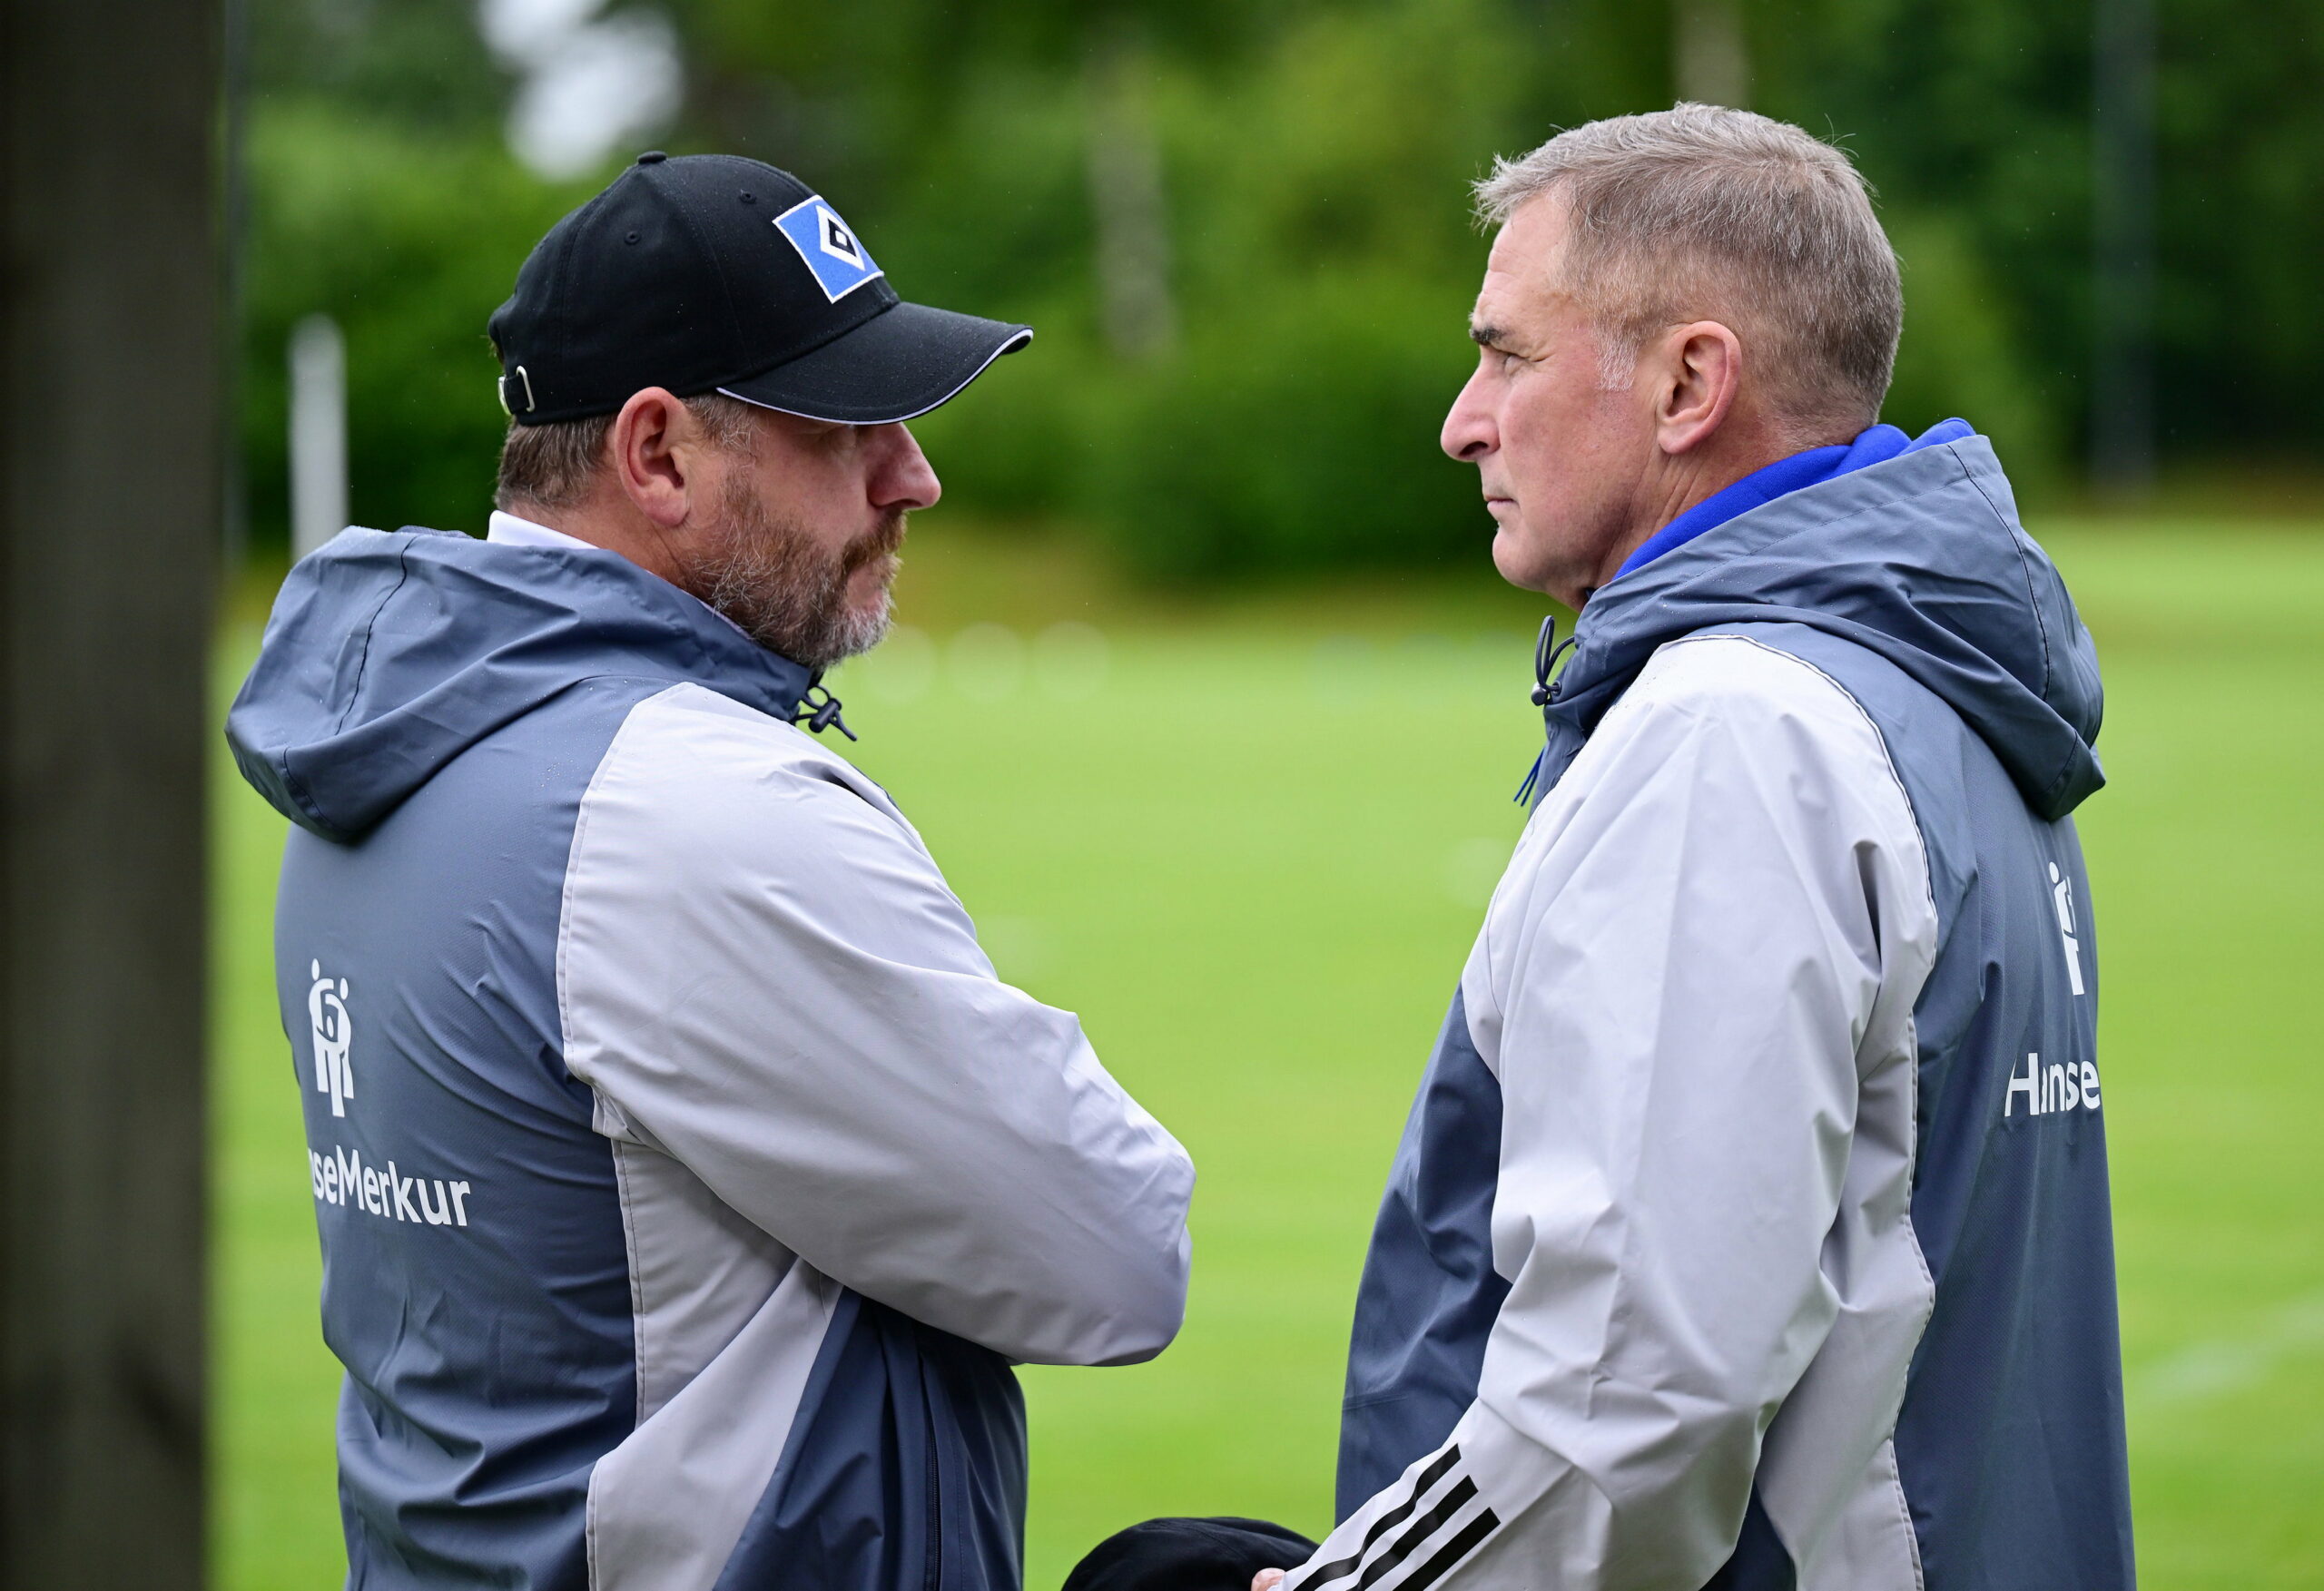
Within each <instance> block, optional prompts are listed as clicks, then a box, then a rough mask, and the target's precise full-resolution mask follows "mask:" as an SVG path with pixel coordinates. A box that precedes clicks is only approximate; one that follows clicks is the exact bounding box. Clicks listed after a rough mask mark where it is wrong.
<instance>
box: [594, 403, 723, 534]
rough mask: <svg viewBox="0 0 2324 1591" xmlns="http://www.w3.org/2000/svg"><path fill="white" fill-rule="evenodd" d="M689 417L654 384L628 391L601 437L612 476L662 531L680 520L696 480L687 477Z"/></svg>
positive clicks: (692, 455) (692, 453)
mask: <svg viewBox="0 0 2324 1591" xmlns="http://www.w3.org/2000/svg"><path fill="white" fill-rule="evenodd" d="M696 429H697V427H696V426H695V424H694V416H693V415H692V414H690V413H688V412H687V410H686V406H685V405H684V403H683V402H681V401H680V400H679V399H678V398H675V397H674V396H672V395H671V394H670V393H669V392H667V391H665V389H664V388H659V387H648V388H645V390H644V391H643V392H636V393H633V394H631V395H630V399H629V401H628V402H627V403H625V404H623V405H622V406H621V413H619V414H617V415H615V417H614V424H613V431H612V434H611V436H610V437H608V438H607V440H608V442H609V444H610V445H611V447H612V448H613V465H614V477H615V479H616V480H618V481H619V482H620V483H621V489H622V492H623V494H624V495H625V496H627V497H628V498H629V500H630V503H631V504H632V506H635V508H636V509H637V511H638V512H639V513H640V514H642V515H644V516H645V518H646V520H647V521H648V522H649V523H650V524H653V525H657V526H659V527H660V528H662V529H664V530H675V529H676V528H677V527H678V526H679V525H684V523H685V521H686V517H687V516H688V515H689V514H691V513H692V512H693V510H694V492H695V491H696V490H697V489H698V488H699V487H700V486H701V483H700V482H698V481H696V480H694V479H693V478H691V472H692V469H693V466H694V461H695V459H696V458H697V457H699V453H698V450H697V449H696V448H695V447H694V441H695V435H694V433H695V431H696Z"/></svg>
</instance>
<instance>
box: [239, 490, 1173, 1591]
mask: <svg viewBox="0 0 2324 1591" xmlns="http://www.w3.org/2000/svg"><path fill="white" fill-rule="evenodd" d="M808 686H809V677H808V674H807V672H806V671H805V670H803V669H802V668H800V667H799V666H798V665H796V664H794V663H790V662H788V661H786V660H785V659H783V658H781V657H778V656H775V655H773V654H772V653H768V652H765V651H763V650H762V649H761V648H759V647H757V646H755V645H753V643H750V642H749V641H748V640H746V639H744V638H743V635H742V633H741V632H739V631H738V630H736V629H734V627H733V626H731V625H730V624H727V623H726V622H725V621H724V619H722V618H721V617H719V616H718V615H717V614H714V612H712V611H711V610H710V609H708V608H707V607H704V605H703V604H700V603H698V602H696V601H695V600H694V598H693V597H691V596H688V595H686V594H684V593H682V592H680V591H679V590H677V589H676V588H675V587H674V586H671V585H668V584H665V583H664V582H662V581H661V580H659V579H656V578H655V577H654V576H653V575H649V574H646V573H645V571H643V570H641V569H638V568H637V567H635V565H631V564H629V563H627V562H626V561H625V560H624V559H622V558H620V557H618V556H616V555H613V554H611V553H606V552H600V551H597V550H595V549H592V548H586V547H578V546H576V547H566V548H556V547H542V546H524V545H501V544H499V543H496V542H478V541H476V540H473V539H471V538H470V537H468V536H466V535H446V534H439V533H436V532H431V531H425V530H409V529H408V530H402V531H398V532H395V533H392V534H383V533H380V532H377V531H369V530H360V529H357V530H350V531H348V532H347V533H345V534H344V535H341V536H340V537H339V538H338V539H337V540H336V541H334V542H333V543H332V544H331V545H330V546H328V547H327V548H325V549H323V550H322V551H320V552H319V553H317V554H316V555H313V556H311V557H310V558H308V559H307V560H305V561H304V562H302V563H301V564H300V565H298V567H297V568H295V569H294V570H293V571H292V572H291V577H290V579H289V582H288V584H286V585H285V586H284V588H283V591H282V594H281V598H280V600H279V601H278V602H277V604H276V606H275V611H274V614H273V617H272V620H271V623H270V624H269V625H268V627H267V632H266V637H265V642H264V645H263V648H262V650H261V654H260V657H259V660H258V663H257V665H256V667H255V668H254V669H253V670H252V672H251V676H250V679H249V681H248V683H246V684H245V685H244V686H243V688H242V692H241V697H240V699H239V700H238V701H237V702H236V703H235V705H234V708H233V710H232V712H231V717H230V719H229V724H228V732H229V738H230V740H231V742H232V745H233V750H234V753H235V756H236V758H237V760H238V761H239V762H240V764H241V770H242V772H243V774H244V776H245V777H246V778H248V779H249V781H251V783H252V784H253V785H255V786H256V787H257V788H258V790H259V791H261V793H262V794H264V795H265V797H266V798H267V799H268V800H270V801H271V802H272V803H273V804H274V805H275V806H276V807H277V808H278V809H280V810H281V811H282V812H283V813H284V814H285V815H286V816H287V817H289V818H290V819H291V820H292V822H293V823H294V824H295V825H296V827H295V828H294V829H292V830H291V836H290V840H289V844H288V847H287V850H285V853H284V857H283V866H282V883H281V900H280V904H279V907H278V912H277V918H276V955H277V965H278V975H279V981H280V987H281V1006H282V1013H283V1020H284V1024H285V1026H286V1028H287V1030H288V1032H289V1034H290V1036H291V1048H292V1054H293V1059H294V1062H295V1065H296V1068H297V1073H298V1075H299V1079H300V1087H301V1089H302V1095H303V1097H304V1099H305V1101H306V1125H307V1146H306V1151H305V1159H306V1164H307V1169H308V1173H309V1174H310V1179H311V1181H312V1183H313V1192H314V1199H315V1213H316V1217H317V1221H318V1223H319V1224H320V1229H321V1238H322V1253H323V1291H322V1316H323V1332H324V1335H325V1337H326V1339H327V1340H328V1341H329V1343H330V1347H331V1350H333V1351H334V1352H335V1353H336V1354H337V1355H338V1357H339V1358H340V1361H341V1362H342V1363H343V1364H344V1365H345V1366H346V1370H347V1375H346V1380H345V1386H344V1390H343V1393H342V1396H341V1398H340V1410H339V1457H340V1502H341V1509H342V1513H343V1517H344V1522H345V1527H346V1537H347V1549H348V1560H349V1571H348V1583H349V1585H350V1586H355V1587H363V1588H366V1591H369V1588H378V1591H388V1588H390V1587H395V1588H402V1587H423V1586H425V1587H439V1586H440V1587H449V1586H462V1587H467V1586H502V1587H508V1588H512V1591H581V1588H582V1587H584V1586H589V1587H600V1588H604V1591H778V1588H779V1591H906V1588H909V1591H1016V1587H1017V1586H1019V1582H1020V1579H1021V1572H1020V1567H1019V1562H1020V1557H1021V1550H1020V1543H1021V1539H1022V1533H1023V1513H1024V1503H1025V1478H1026V1459H1025V1429H1024V1416H1023V1409H1022V1405H1021V1402H1020V1400H1019V1394H1018V1389H1017V1385H1016V1381H1015V1379H1014V1376H1013V1374H1012V1371H1011V1369H1010V1366H1011V1363H1012V1362H1013V1361H1035V1362H1041V1363H1059V1364H1114V1363H1124V1362H1128V1361H1132V1360H1143V1359H1147V1358H1149V1357H1151V1356H1152V1355H1154V1354H1155V1353H1157V1352H1159V1351H1160V1350H1161V1349H1162V1348H1163V1347H1164V1346H1165V1345H1166V1344H1167V1342H1168V1341H1170V1339H1171V1337H1172V1336H1173V1334H1174V1333H1175V1332H1176V1331H1177V1327H1178V1323H1179V1320H1180V1316H1181V1311H1182V1309H1183V1305H1184V1299H1185V1287H1186V1280H1187V1233H1186V1224H1185V1218H1186V1211H1187V1198H1188V1195H1189V1193H1190V1191H1191V1186H1192V1182H1193V1172H1192V1168H1191V1167H1190V1165H1189V1164H1188V1163H1187V1156H1186V1154H1185V1153H1184V1152H1183V1151H1182V1150H1181V1149H1180V1148H1179V1146H1178V1145H1177V1143H1176V1142H1174V1141H1173V1140H1172V1139H1171V1137H1170V1136H1169V1134H1167V1133H1166V1132H1165V1131H1163V1129H1162V1128H1161V1127H1160V1126H1159V1125H1157V1124H1156V1122H1155V1121H1154V1119H1153V1118H1152V1117H1151V1116H1149V1115H1147V1114H1146V1112H1144V1111H1143V1110H1141V1109H1140V1108H1139V1107H1138V1106H1137V1104H1136V1103H1135V1102H1133V1101H1132V1100H1131V1099H1130V1098H1129V1097H1128V1095H1125V1094H1124V1093H1123V1091H1122V1090H1121V1088H1120V1087H1119V1086H1118V1085H1116V1083H1115V1082H1114V1080H1113V1079H1112V1078H1111V1077H1109V1076H1108V1075H1107V1073H1106V1071H1105V1069H1104V1068H1103V1067H1102V1066H1099V1065H1098V1057H1097V1056H1095V1055H1094V1054H1092V1053H1091V1051H1090V1047H1089V1046H1088V1042H1087V1041H1086V1040H1085V1039H1084V1038H1083V1036H1082V1033H1081V1028H1080V1026H1079V1024H1078V1022H1077V1021H1076V1020H1075V1018H1074V1017H1073V1016H1072V1015H1071V1014H1069V1013H1068V1012H1064V1011H1059V1010H1053V1009H1051V1008H1049V1007H1046V1006H1043V1005H1041V1004H1039V1002H1038V1001H1035V1000H1034V999H1032V998H1030V997H1028V996H1027V995H1025V994H1023V993H1021V992H1019V990H1017V989H1014V988H1012V987H1009V986H1008V985H1007V984H1005V983H1002V982H1000V980H999V979H998V978H997V977H995V976H994V973H993V969H992V966H991V964H990V961H988V960H987V959H986V958H985V956H984V955H983V953H982V952H981V951H980V950H979V948H977V939H976V934H975V932H974V929H973V928H972V927H971V925H970V920H969V918H968V916H967V915H966V913H965V912H963V910H962V909H961V908H960V903H959V901H958V900H956V899H954V897H953V895H952V893H951V891H950V889H948V888H947V887H946V885H945V882H944V879H943V876H942V875H941V874H940V872H939V871H938V869H937V867H936V864H935V863H934V861H932V860H931V859H930V856H929V854H928V851H927V850H926V849H925V848H924V847H923V846H922V845H921V840H920V837H919V836H918V834H916V833H915V832H914V831H913V830H912V827H911V824H910V823H908V822H906V821H905V820H904V818H903V816H902V814H901V812H899V811H898V810H897V809H896V807H895V806H894V804H893V803H892V802H891V801H890V800H889V799H888V797H887V795H886V794H885V793H883V792H882V791H881V790H880V789H879V788H878V787H877V786H875V785H874V784H872V782H871V781H869V780H867V779H865V778H863V777H862V775H861V774H859V773H858V772H857V771H855V770H854V769H852V767H850V766H849V765H848V764H847V763H846V762H845V761H842V759H841V758H839V757H838V756H836V755H834V754H833V753H832V751H830V750H828V749H827V748H826V747H825V746H824V745H823V744H822V742H820V741H816V740H814V739H812V738H810V737H809V736H808V735H807V734H805V733H803V732H802V731H801V730H799V729H797V728H794V727H793V723H792V722H791V721H792V719H793V715H794V714H795V713H796V712H797V711H798V708H799V702H800V698H801V695H802V693H803V692H804V691H806V690H807V689H808Z"/></svg>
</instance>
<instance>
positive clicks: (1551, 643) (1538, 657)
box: [1511, 614, 1581, 806]
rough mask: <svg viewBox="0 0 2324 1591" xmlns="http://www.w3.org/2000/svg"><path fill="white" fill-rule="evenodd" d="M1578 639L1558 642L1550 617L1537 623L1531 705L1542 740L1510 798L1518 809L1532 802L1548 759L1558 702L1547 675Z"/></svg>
mask: <svg viewBox="0 0 2324 1591" xmlns="http://www.w3.org/2000/svg"><path fill="white" fill-rule="evenodd" d="M1579 640H1581V633H1580V632H1579V631H1576V632H1575V633H1573V634H1571V635H1569V636H1567V637H1566V638H1565V639H1564V640H1563V641H1562V642H1561V641H1559V640H1558V616H1557V615H1556V614H1551V615H1550V616H1549V617H1548V618H1546V619H1543V620H1542V621H1541V635H1540V636H1539V637H1538V638H1537V639H1536V640H1535V641H1534V643H1533V705H1534V706H1536V707H1538V708H1540V709H1541V732H1542V737H1543V738H1542V745H1541V751H1540V752H1539V753H1537V754H1536V755H1535V757H1534V758H1533V765H1532V766H1531V768H1528V769H1527V770H1526V771H1525V782H1524V783H1522V784H1521V785H1519V786H1518V787H1517V794H1516V795H1515V796H1513V797H1512V798H1511V799H1512V800H1514V801H1515V802H1516V803H1517V804H1518V805H1519V806H1523V805H1524V804H1525V803H1526V802H1527V801H1529V800H1532V799H1533V793H1534V791H1536V790H1537V789H1539V788H1540V786H1541V764H1543V763H1544V762H1546V761H1549V758H1550V748H1549V743H1548V735H1549V728H1550V707H1551V703H1553V702H1556V701H1557V699H1558V688H1557V687H1556V686H1555V685H1552V684H1551V683H1550V671H1551V669H1553V668H1555V667H1557V666H1558V659H1560V658H1561V657H1563V656H1564V655H1565V654H1566V653H1568V652H1570V651H1571V650H1572V648H1573V643H1575V642H1577V641H1579Z"/></svg>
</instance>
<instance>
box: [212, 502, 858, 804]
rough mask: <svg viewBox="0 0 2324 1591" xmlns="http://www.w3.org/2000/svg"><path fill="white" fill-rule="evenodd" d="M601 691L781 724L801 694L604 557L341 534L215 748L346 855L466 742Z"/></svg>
mask: <svg viewBox="0 0 2324 1591" xmlns="http://www.w3.org/2000/svg"><path fill="white" fill-rule="evenodd" d="M607 676H612V677H620V678H626V679H647V680H666V681H668V682H669V683H672V684H678V683H686V682H692V683H697V684H700V685H703V686H704V687H705V688H707V689H710V690H713V691H716V692H719V693H720V694H722V695H724V696H729V697H732V698H734V700H735V701H737V702H743V704H744V705H746V706H750V707H754V708H757V709H758V710H760V711H761V712H768V713H772V714H773V715H774V716H776V717H778V718H782V719H784V720H786V721H788V720H790V719H791V718H792V717H793V715H794V714H795V713H796V712H797V711H798V707H799V699H800V697H801V696H802V695H803V693H804V692H806V690H807V688H808V686H809V685H810V684H811V683H812V675H811V673H809V671H808V670H807V669H806V668H805V667H803V665H801V664H799V663H793V662H792V661H791V660H790V659H788V658H785V657H780V656H777V655H776V654H775V653H771V652H768V651H766V650H765V649H764V648H763V647H761V646H759V645H758V644H756V643H753V642H752V641H751V640H750V639H749V638H747V637H746V636H744V635H743V633H742V632H741V631H739V630H737V629H735V628H734V626H733V625H732V624H728V623H727V622H726V621H725V620H724V618H722V617H720V616H719V615H718V614H716V613H715V612H714V611H713V610H711V609H710V608H708V607H706V606H704V604H702V603H700V602H697V601H695V600H694V598H693V597H691V596H689V595H687V594H685V593H684V592H682V591H680V590H679V589H678V588H677V587H675V586H674V585H672V584H669V583H667V582H666V581H664V580H662V579H660V578H658V577H656V576H655V575H650V574H648V573H647V572H646V571H645V570H644V569H641V568H639V567H638V566H637V565H635V564H632V563H631V562H629V560H628V559H626V558H624V557H622V556H621V555H618V554H616V553H610V552H604V551H601V550H598V549H596V548H589V549H586V550H583V549H573V550H567V549H565V548H543V547H530V546H508V545H502V544H499V543H494V542H481V541H478V540H476V539H475V538H474V537H472V536H468V535H460V534H458V532H447V531H434V530H421V529H418V528H416V527H407V528H405V529H403V530H398V531H392V532H389V531H377V530H363V529H353V530H349V531H346V532H343V533H342V534H341V535H339V536H338V537H337V538H336V539H335V540H333V541H332V542H331V543H330V545H328V546H325V547H323V548H322V549H321V550H320V551H318V552H316V553H315V554H313V555H310V556H309V557H307V558H304V559H302V560H300V563H299V564H298V565H296V566H295V567H294V568H292V569H291V574H290V576H289V578H288V579H286V580H285V581H284V582H283V585H282V592H281V595H280V596H278V597H277V598H276V599H275V603H274V612H273V614H272V615H271V617H270V618H269V619H268V620H267V625H266V636H265V639H264V641H263V642H261V644H260V647H259V656H258V662H257V663H255V664H254V665H253V666H252V667H251V673H250V677H249V678H248V679H246V680H245V681H243V682H242V688H241V693H240V694H238V695H237V696H236V697H235V698H234V705H233V707H232V709H231V711H230V712H228V713H227V715H226V740H227V743H228V744H229V745H231V747H232V748H233V751H234V761H235V762H236V764H237V765H239V766H240V768H241V772H242V777H243V778H245V779H247V780H249V781H250V782H251V786H252V787H253V788H254V789H256V790H257V791H258V792H259V793H260V794H261V795H262V796H264V797H265V798H266V799H267V800H269V801H271V803H273V805H274V807H275V809H276V810H278V811H280V812H281V813H282V815H283V816H284V817H286V818H289V819H290V820H291V821H292V822H294V823H297V824H299V825H300V826H301V827H302V828H306V829H310V830H313V831H314V832H315V833H317V834H320V835H321V836H322V837H323V838H324V839H326V840H338V841H340V842H342V843H344V842H346V841H350V840H355V839H358V838H359V837H360V836H361V835H363V834H364V833H366V832H367V831H369V830H370V829H371V828H372V827H373V826H374V825H376V824H377V823H379V820H381V819H383V818H385V817H386V816H387V815H388V814H389V812H391V811H393V810H395V808H396V807H397V805H398V804H399V803H400V802H401V801H402V800H404V798H405V797H407V796H409V795H410V794H411V793H412V792H413V791H416V790H418V789H419V787H420V786H421V785H423V784H425V783H426V782H427V781H428V780H429V779H431V778H433V777H434V776H435V774H436V772H437V771H438V769H440V768H442V767H443V766H444V765H445V764H446V763H447V762H448V761H451V760H452V759H453V758H454V757H456V756H458V755H459V753H460V752H462V751H466V750H467V749H468V747H469V746H471V745H473V744H475V743H476V742H477V741H479V740H481V739H483V738H484V737H485V736H487V735H488V734H490V733H492V732H494V731H495V730H497V729H499V728H500V727H502V726H503V725H505V724H507V723H509V722H513V721H515V720H516V719H517V718H519V717H521V716H523V715H524V714H525V713H527V712H530V711H532V709H534V708H535V707H537V706H539V705H540V704H541V703H542V702H547V700H549V699H550V698H551V697H553V696H556V694H558V693H559V692H563V691H565V690H566V689H568V688H570V687H572V686H573V685H575V684H577V683H580V682H582V681H584V680H587V679H592V678H602V677H607Z"/></svg>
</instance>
